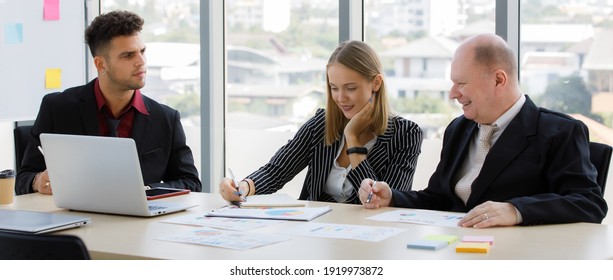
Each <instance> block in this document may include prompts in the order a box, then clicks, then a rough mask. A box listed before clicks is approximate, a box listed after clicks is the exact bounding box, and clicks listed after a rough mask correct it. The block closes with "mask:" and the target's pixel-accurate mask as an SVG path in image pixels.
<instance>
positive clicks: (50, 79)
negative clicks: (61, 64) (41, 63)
mask: <svg viewBox="0 0 613 280" xmlns="http://www.w3.org/2000/svg"><path fill="white" fill-rule="evenodd" d="M61 87H62V69H60V68H48V69H47V70H45V88H61Z"/></svg>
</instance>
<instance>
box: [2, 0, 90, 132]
mask: <svg viewBox="0 0 613 280" xmlns="http://www.w3.org/2000/svg"><path fill="white" fill-rule="evenodd" d="M86 1H87V0H60V1H59V3H60V5H59V8H60V19H59V20H53V21H47V20H44V19H43V5H44V2H45V1H44V0H0V98H1V99H0V102H1V103H0V120H24V119H34V118H36V115H37V114H38V109H39V106H40V102H41V99H42V97H43V96H44V95H45V94H47V93H50V92H56V91H63V90H64V89H67V88H70V87H74V86H79V85H83V84H85V82H86V78H87V72H86V70H87V63H86V61H87V59H88V57H89V56H88V54H87V47H86V44H85V39H84V34H83V32H84V31H85V25H86V19H85V17H86V8H85V7H86V6H85V5H86ZM19 23H21V26H22V31H23V33H22V34H23V37H22V38H23V39H22V41H21V43H14V42H15V41H10V40H9V41H10V42H7V40H8V39H7V38H14V37H11V36H10V35H11V34H14V33H12V32H10V30H14V29H11V28H9V27H11V26H15V25H16V24H19ZM7 28H9V32H7ZM11 42H12V43H11ZM53 68H56V69H57V68H59V69H61V85H60V87H59V88H52V89H48V88H45V71H46V70H47V69H53Z"/></svg>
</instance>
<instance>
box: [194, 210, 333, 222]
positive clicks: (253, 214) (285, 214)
mask: <svg viewBox="0 0 613 280" xmlns="http://www.w3.org/2000/svg"><path fill="white" fill-rule="evenodd" d="M330 211H332V209H331V208H330V206H324V207H299V208H253V209H250V208H233V207H222V208H219V209H215V210H211V212H208V213H206V216H207V217H226V218H245V219H270V220H290V221H310V220H312V219H315V218H317V217H319V216H321V215H323V214H326V213H328V212H330Z"/></svg>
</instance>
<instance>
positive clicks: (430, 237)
mask: <svg viewBox="0 0 613 280" xmlns="http://www.w3.org/2000/svg"><path fill="white" fill-rule="evenodd" d="M424 239H426V240H436V241H447V244H451V243H453V242H456V241H458V237H457V236H455V235H445V234H431V235H428V236H426V238H424Z"/></svg>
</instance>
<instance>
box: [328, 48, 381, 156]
mask: <svg viewBox="0 0 613 280" xmlns="http://www.w3.org/2000/svg"><path fill="white" fill-rule="evenodd" d="M334 63H340V64H342V65H344V66H345V67H347V68H349V69H352V70H354V71H356V72H358V73H359V74H360V75H362V76H363V77H364V78H366V79H367V80H368V81H369V82H372V81H373V80H374V78H375V77H376V76H377V75H381V86H380V87H379V91H377V92H376V95H375V96H374V100H373V106H374V110H373V113H372V116H371V119H372V123H371V128H372V131H373V132H374V133H375V134H376V135H382V134H383V133H385V130H386V129H387V119H388V114H389V104H388V102H387V94H386V92H385V82H384V79H383V72H382V69H383V67H382V66H381V61H380V60H379V57H378V56H377V54H376V53H375V51H374V50H373V49H372V48H371V47H370V46H368V45H367V44H366V43H364V42H362V41H345V42H342V43H341V44H340V45H338V47H337V48H336V50H334V52H333V53H332V55H331V56H330V59H329V60H328V65H327V66H326V69H327V68H328V67H330V65H332V64H334ZM326 88H327V91H328V100H327V102H326V103H327V105H326V136H325V137H326V139H325V140H326V145H332V143H334V142H335V141H337V140H339V139H340V138H341V135H342V133H343V129H345V125H346V124H347V123H348V122H349V120H348V119H347V118H345V116H344V115H343V112H342V111H341V110H340V109H339V108H338V106H337V105H336V103H334V100H333V99H332V91H331V89H330V81H329V78H328V75H327V74H326Z"/></svg>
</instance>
